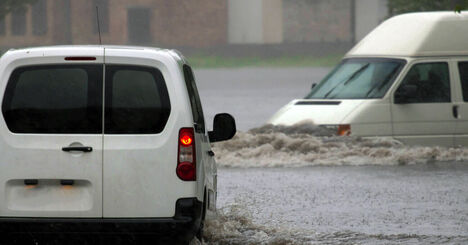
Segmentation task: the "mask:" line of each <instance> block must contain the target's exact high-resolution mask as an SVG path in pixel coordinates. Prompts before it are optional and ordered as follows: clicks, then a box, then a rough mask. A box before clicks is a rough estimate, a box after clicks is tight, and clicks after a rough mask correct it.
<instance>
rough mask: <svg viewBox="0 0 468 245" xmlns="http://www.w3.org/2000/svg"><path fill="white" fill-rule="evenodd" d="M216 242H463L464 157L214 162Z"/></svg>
mask: <svg viewBox="0 0 468 245" xmlns="http://www.w3.org/2000/svg"><path fill="white" fill-rule="evenodd" d="M219 180H220V181H219V186H218V191H219V197H218V206H219V208H220V211H219V212H220V214H221V215H220V217H218V218H217V219H215V220H214V221H213V222H212V223H210V224H211V226H208V233H209V236H210V240H211V242H214V243H220V244H229V243H234V244H258V243H262V242H264V243H266V244H287V243H291V244H400V243H402V244H430V243H432V244H442V243H447V244H467V243H468V188H467V187H466V183H468V165H466V164H447V163H445V164H442V163H440V164H436V163H431V164H418V165H408V166H396V167H395V166H341V167H307V168H251V169H220V170H219Z"/></svg>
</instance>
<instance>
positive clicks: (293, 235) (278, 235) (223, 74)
mask: <svg viewBox="0 0 468 245" xmlns="http://www.w3.org/2000/svg"><path fill="white" fill-rule="evenodd" d="M327 71H328V68H285V69H277V68H275V69H269V68H258V69H257V68H245V69H220V70H196V71H195V74H196V76H197V79H198V80H197V83H198V86H199V90H200V94H201V97H202V103H203V106H204V109H205V118H206V120H207V121H208V122H211V120H212V118H213V116H214V114H215V113H218V112H229V113H231V114H233V115H234V116H235V118H236V121H237V124H238V129H239V130H240V132H239V133H238V134H237V136H236V138H235V139H233V140H232V141H228V142H225V143H218V144H215V147H214V149H213V150H214V151H215V153H216V157H217V163H218V166H219V170H218V193H219V196H218V215H217V216H216V217H212V218H211V219H210V220H209V222H208V224H207V229H206V240H205V242H206V243H207V244H468V185H467V183H468V148H443V147H415V146H405V145H402V144H401V143H399V142H397V141H394V140H392V139H373V140H367V139H359V138H353V137H330V136H323V134H322V132H320V131H319V130H318V129H317V128H314V127H313V126H305V127H298V128H294V129H293V130H290V129H286V130H285V129H271V128H268V127H266V128H265V127H260V126H261V125H262V124H263V123H264V122H265V121H266V120H267V119H268V118H269V117H270V116H271V115H272V114H273V113H274V112H275V111H276V110H278V109H279V108H280V107H281V106H282V105H284V104H286V103H287V102H288V101H290V100H292V99H294V98H301V97H303V96H304V95H305V94H306V93H307V91H308V90H309V88H310V84H311V83H312V81H319V80H320V79H321V78H322V77H323V76H324V75H325V74H326V73H327ZM209 125H211V123H210V124H209ZM209 127H211V126H209ZM255 127H260V128H257V129H255V130H251V129H252V128H255Z"/></svg>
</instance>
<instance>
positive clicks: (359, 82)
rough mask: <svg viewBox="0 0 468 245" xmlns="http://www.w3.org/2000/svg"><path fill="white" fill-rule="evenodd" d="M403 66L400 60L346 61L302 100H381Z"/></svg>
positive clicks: (403, 61) (357, 59) (361, 59)
mask: <svg viewBox="0 0 468 245" xmlns="http://www.w3.org/2000/svg"><path fill="white" fill-rule="evenodd" d="M405 63H406V61H405V60H400V59H384V58H379V59H364V58H352V59H345V60H343V61H342V62H341V63H340V64H339V65H338V66H337V67H335V69H333V71H332V72H330V73H329V74H328V75H327V76H326V77H325V78H324V79H323V80H322V81H321V82H320V83H319V84H317V86H315V87H314V88H313V89H312V91H311V92H310V93H309V94H308V95H307V96H306V97H305V98H306V99H372V98H382V97H383V96H384V95H385V93H386V92H387V90H388V89H389V88H390V86H391V85H392V83H393V81H394V80H395V78H396V77H397V75H398V74H399V73H400V70H401V68H402V67H403V66H404V64H405Z"/></svg>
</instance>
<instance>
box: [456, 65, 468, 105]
mask: <svg viewBox="0 0 468 245" xmlns="http://www.w3.org/2000/svg"><path fill="white" fill-rule="evenodd" d="M458 71H459V72H460V81H461V85H462V90H463V91H462V92H463V100H464V101H468V62H460V63H458Z"/></svg>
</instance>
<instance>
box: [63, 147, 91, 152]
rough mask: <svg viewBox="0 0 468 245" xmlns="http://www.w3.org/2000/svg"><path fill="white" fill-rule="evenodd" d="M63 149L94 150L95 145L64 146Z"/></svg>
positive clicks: (68, 150) (67, 150)
mask: <svg viewBox="0 0 468 245" xmlns="http://www.w3.org/2000/svg"><path fill="white" fill-rule="evenodd" d="M62 151H66V152H70V151H82V152H92V151H93V147H91V146H66V147H62Z"/></svg>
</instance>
